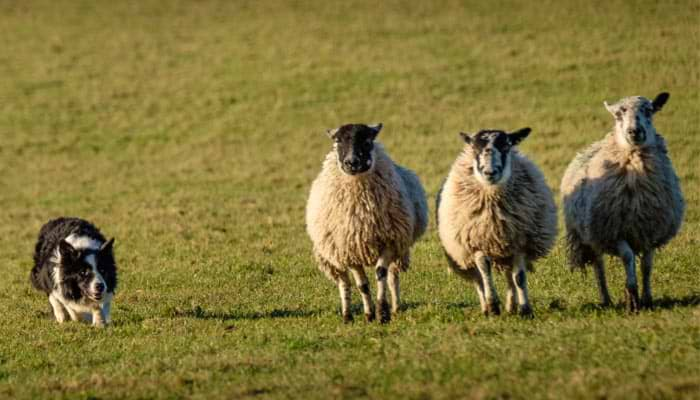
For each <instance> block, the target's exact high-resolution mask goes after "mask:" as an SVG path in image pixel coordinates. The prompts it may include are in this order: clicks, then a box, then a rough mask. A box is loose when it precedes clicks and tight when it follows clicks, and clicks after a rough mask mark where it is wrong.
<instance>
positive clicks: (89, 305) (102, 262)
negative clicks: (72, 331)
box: [30, 217, 117, 327]
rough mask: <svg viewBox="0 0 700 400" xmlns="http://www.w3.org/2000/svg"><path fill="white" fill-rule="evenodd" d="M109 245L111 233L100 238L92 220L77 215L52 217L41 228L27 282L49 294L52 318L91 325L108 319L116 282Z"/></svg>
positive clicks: (111, 243) (108, 320)
mask: <svg viewBox="0 0 700 400" xmlns="http://www.w3.org/2000/svg"><path fill="white" fill-rule="evenodd" d="M113 246H114V238H112V239H110V240H109V241H108V240H106V239H105V237H104V236H103V235H102V233H100V231H99V229H97V228H96V227H95V225H93V224H91V223H90V222H88V221H85V220H83V219H80V218H64V217H61V218H57V219H54V220H51V221H49V222H47V223H46V224H45V225H44V226H43V227H42V228H41V231H40V232H39V238H38V239H37V242H36V247H35V250H34V267H33V268H32V272H31V275H30V281H31V283H32V285H33V286H34V287H35V288H36V289H37V290H40V291H42V292H44V293H46V294H47V296H48V297H49V303H50V304H51V308H52V310H53V315H54V317H55V318H56V321H58V323H63V322H64V321H66V319H67V317H70V319H71V320H73V321H80V320H84V321H87V322H91V323H92V324H93V325H94V326H96V327H103V326H105V325H107V324H109V323H110V322H111V318H110V311H111V307H112V298H113V297H114V290H115V289H116V286H117V265H116V262H115V261H114V254H113V252H112V248H113ZM66 314H67V315H66Z"/></svg>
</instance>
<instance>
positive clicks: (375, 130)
mask: <svg viewBox="0 0 700 400" xmlns="http://www.w3.org/2000/svg"><path fill="white" fill-rule="evenodd" d="M382 126H383V125H382V123H381V122H380V123H378V124H374V125H367V127H368V128H369V130H370V131H372V136H371V137H372V140H374V139H376V137H377V135H379V131H381V130H382Z"/></svg>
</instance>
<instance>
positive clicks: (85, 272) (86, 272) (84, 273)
mask: <svg viewBox="0 0 700 400" xmlns="http://www.w3.org/2000/svg"><path fill="white" fill-rule="evenodd" d="M89 274H90V271H88V270H86V269H84V270H83V271H82V272H80V275H82V276H88V275H89Z"/></svg>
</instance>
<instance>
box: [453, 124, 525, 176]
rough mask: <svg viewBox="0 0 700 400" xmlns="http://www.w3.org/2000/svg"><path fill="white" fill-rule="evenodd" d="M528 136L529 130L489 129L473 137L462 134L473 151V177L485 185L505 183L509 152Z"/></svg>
mask: <svg viewBox="0 0 700 400" xmlns="http://www.w3.org/2000/svg"><path fill="white" fill-rule="evenodd" d="M529 134H530V128H524V129H521V130H519V131H516V132H513V133H506V132H504V131H500V130H491V129H489V130H483V131H479V132H478V133H477V134H475V135H473V136H469V135H468V134H466V133H462V138H464V141H465V142H466V143H468V144H469V145H471V147H472V149H473V151H474V164H473V168H474V176H476V178H477V179H478V180H479V181H480V182H482V183H483V184H486V185H497V184H500V183H502V182H505V181H507V180H508V178H509V177H510V173H511V165H510V163H511V151H510V150H511V148H512V147H513V146H515V145H517V144H518V143H519V142H520V141H521V140H523V139H524V138H525V137H527V135H529Z"/></svg>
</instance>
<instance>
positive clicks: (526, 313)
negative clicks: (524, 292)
mask: <svg viewBox="0 0 700 400" xmlns="http://www.w3.org/2000/svg"><path fill="white" fill-rule="evenodd" d="M520 317H522V318H523V319H533V318H535V314H534V313H533V312H532V307H531V306H530V305H529V304H525V305H522V306H520Z"/></svg>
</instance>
